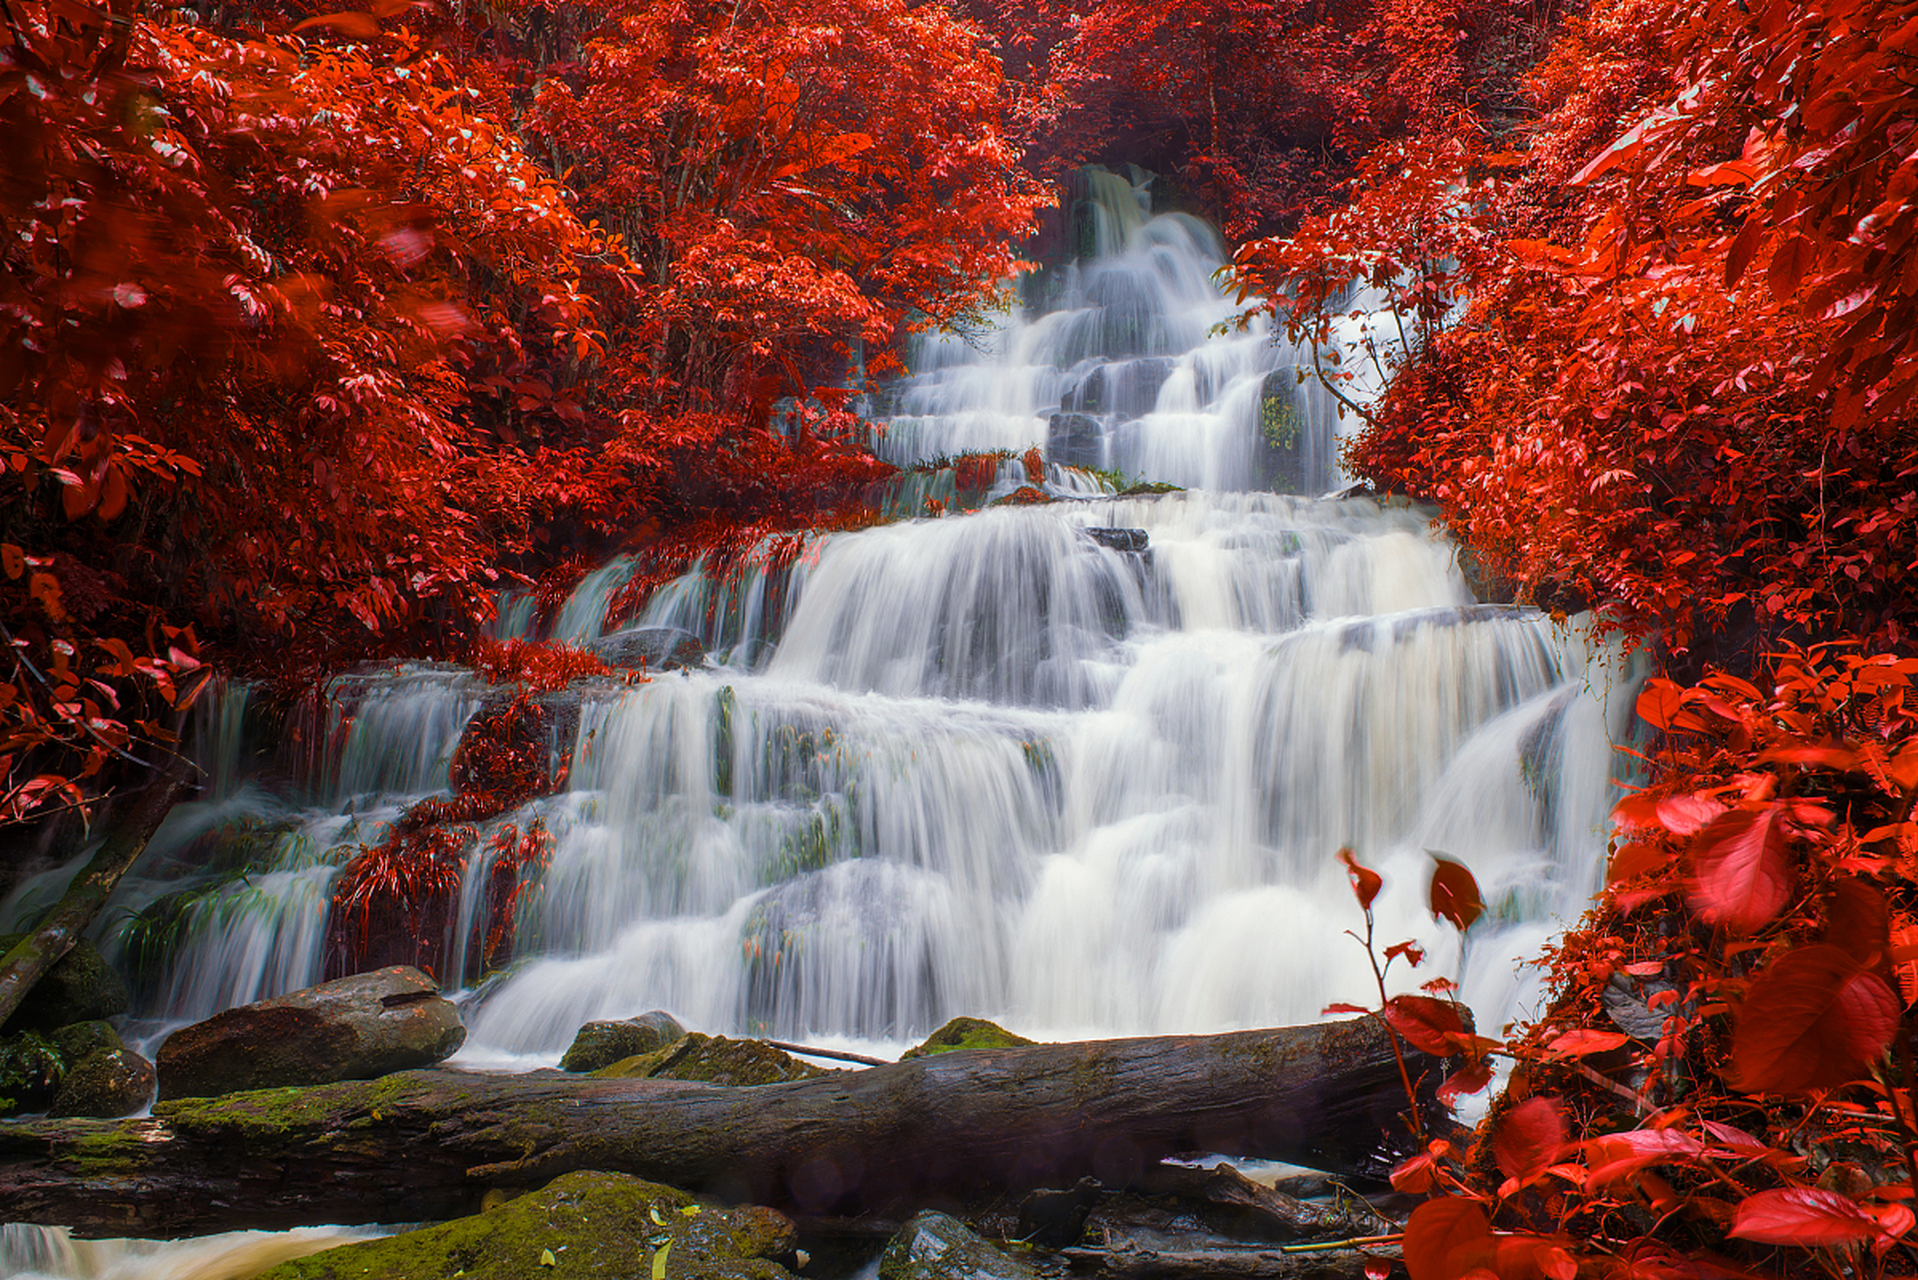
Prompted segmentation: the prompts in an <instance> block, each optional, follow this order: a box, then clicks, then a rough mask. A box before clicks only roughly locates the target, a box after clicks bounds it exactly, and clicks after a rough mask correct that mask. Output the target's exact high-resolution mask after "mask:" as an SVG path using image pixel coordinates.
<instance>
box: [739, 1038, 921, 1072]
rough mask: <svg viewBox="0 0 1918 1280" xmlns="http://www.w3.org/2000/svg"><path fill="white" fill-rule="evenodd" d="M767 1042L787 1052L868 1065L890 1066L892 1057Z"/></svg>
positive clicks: (773, 1041) (775, 1041) (781, 1041)
mask: <svg viewBox="0 0 1918 1280" xmlns="http://www.w3.org/2000/svg"><path fill="white" fill-rule="evenodd" d="M766 1043H767V1044H769V1045H771V1046H772V1047H773V1048H775V1049H784V1050H785V1051H786V1052H787V1053H803V1054H805V1055H806V1056H807V1057H809V1058H833V1059H836V1060H837V1061H840V1062H857V1063H859V1064H860V1065H861V1066H867V1067H889V1066H891V1065H892V1059H891V1058H873V1057H868V1056H867V1055H866V1054H863V1053H848V1052H846V1051H845V1050H844V1049H815V1048H813V1047H812V1046H811V1045H804V1044H788V1043H786V1042H785V1041H784V1040H768V1041H767V1042H766Z"/></svg>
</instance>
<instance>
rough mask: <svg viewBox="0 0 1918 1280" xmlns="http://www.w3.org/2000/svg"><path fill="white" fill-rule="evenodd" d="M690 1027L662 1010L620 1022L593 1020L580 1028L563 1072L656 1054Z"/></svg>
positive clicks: (561, 1064)
mask: <svg viewBox="0 0 1918 1280" xmlns="http://www.w3.org/2000/svg"><path fill="white" fill-rule="evenodd" d="M685 1034H686V1028H684V1027H682V1026H680V1025H679V1022H678V1020H677V1019H675V1018H674V1017H673V1015H672V1014H670V1013H664V1012H662V1011H660V1010H658V1009H655V1010H653V1011H652V1012H651V1013H642V1014H640V1015H639V1016H638V1017H637V1018H627V1019H625V1020H623V1021H620V1022H589V1023H587V1024H586V1025H585V1026H583V1027H581V1028H580V1029H579V1034H578V1035H576V1036H574V1037H573V1043H572V1045H571V1046H569V1047H568V1048H567V1050H566V1055H565V1056H564V1057H562V1058H561V1059H560V1060H559V1069H560V1070H561V1071H597V1070H599V1069H600V1068H601V1067H610V1066H612V1065H613V1064H614V1063H615V1062H619V1061H621V1060H622V1059H625V1058H631V1057H634V1056H636V1055H638V1054H642V1053H652V1052H654V1051H655V1050H658V1049H664V1048H665V1047H666V1046H668V1045H670V1044H672V1043H674V1042H675V1041H677V1040H679V1039H680V1038H681V1037H682V1036H684V1035H685Z"/></svg>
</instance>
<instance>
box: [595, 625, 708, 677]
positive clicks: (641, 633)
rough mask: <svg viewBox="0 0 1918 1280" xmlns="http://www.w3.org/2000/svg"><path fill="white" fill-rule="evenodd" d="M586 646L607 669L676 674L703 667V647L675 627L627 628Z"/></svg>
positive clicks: (689, 635) (704, 659)
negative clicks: (620, 668)
mask: <svg viewBox="0 0 1918 1280" xmlns="http://www.w3.org/2000/svg"><path fill="white" fill-rule="evenodd" d="M587 647H588V648H590V649H592V651H593V652H594V653H597V654H598V655H599V656H600V657H601V658H602V659H603V660H604V661H605V663H606V665H607V666H609V667H624V668H626V669H627V670H630V671H678V670H681V669H683V668H689V667H703V666H705V665H706V646H705V644H704V643H702V642H701V641H700V638H699V637H698V636H696V635H694V634H693V633H692V632H690V631H684V630H681V629H680V628H678V627H629V628H627V629H626V630H624V631H615V632H614V633H613V634H612V635H610V636H602V637H600V638H599V639H598V640H595V641H593V642H592V643H591V644H590V645H589V646H587Z"/></svg>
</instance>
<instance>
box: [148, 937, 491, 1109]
mask: <svg viewBox="0 0 1918 1280" xmlns="http://www.w3.org/2000/svg"><path fill="white" fill-rule="evenodd" d="M465 1039H466V1027H465V1025H464V1024H463V1023H461V1022H460V1016H459V1013H458V1011H457V1010H455V1009H454V1007H453V1003H452V1001H450V1000H448V999H446V998H445V997H444V996H442V995H440V993H439V988H438V987H437V986H436V985H434V982H433V980H432V979H431V978H429V977H427V976H426V975H425V974H423V973H421V972H420V971H419V970H418V969H413V968H409V967H407V966H405V965H394V966H392V967H390V968H386V969H376V970H374V971H373V972H371V973H360V974H355V975H353V976H352V977H350V978H339V979H336V980H335V981H332V982H326V983H322V984H320V985H319V986H317V987H309V988H307V989H306V990H304V991H295V992H293V993H292V994H291V995H285V996H280V997H278V998H276V999H272V1000H262V1001H260V1002H259V1003H257V1004H248V1005H241V1006H240V1007H239V1008H236V1009H228V1010H227V1011H226V1012H225V1013H219V1014H215V1015H214V1016H213V1017H211V1018H208V1019H207V1020H206V1021H204V1022H196V1023H194V1024H193V1025H192V1026H190V1027H183V1028H181V1029H180V1030H178V1031H176V1032H174V1033H173V1034H172V1035H170V1036H168V1037H167V1038H166V1042H165V1043H164V1044H162V1045H161V1046H160V1053H159V1063H158V1066H159V1075H160V1097H161V1098H162V1099H166V1098H210V1097H214V1096H217V1095H219V1094H223V1093H236V1092H238V1091H240V1090H242V1089H266V1088H272V1087H275V1086H279V1085H302V1084H328V1083H330V1082H332V1081H335V1080H371V1079H373V1078H374V1077H376V1076H383V1075H386V1074H388V1073H390V1072H394V1071H405V1070H407V1069H409V1068H411V1067H425V1066H431V1065H432V1064H433V1063H435V1062H438V1061H439V1060H440V1059H442V1058H444V1057H446V1056H447V1055H448V1054H450V1053H452V1052H453V1051H454V1050H455V1049H457V1048H459V1047H460V1044H461V1043H462V1042H463V1041H464V1040H465Z"/></svg>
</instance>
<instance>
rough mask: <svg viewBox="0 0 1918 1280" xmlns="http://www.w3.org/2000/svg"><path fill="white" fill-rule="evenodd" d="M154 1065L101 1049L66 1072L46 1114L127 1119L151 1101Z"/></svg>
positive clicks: (125, 1052)
mask: <svg viewBox="0 0 1918 1280" xmlns="http://www.w3.org/2000/svg"><path fill="white" fill-rule="evenodd" d="M153 1092H154V1074H153V1064H152V1063H151V1062H148V1061H147V1060H146V1059H145V1058H142V1057H141V1056H140V1055H139V1054H137V1053H135V1052H133V1050H131V1049H103V1050H101V1051H100V1052H98V1053H91V1054H88V1055H87V1056H86V1057H84V1058H82V1059H81V1060H80V1061H78V1062H76V1063H74V1064H73V1066H71V1067H69V1068H68V1069H67V1073H66V1075H65V1076H64V1077H62V1079H61V1081H60V1090H59V1092H58V1093H56V1094H54V1095H53V1105H52V1106H50V1107H49V1108H48V1109H47V1114H49V1115H55V1116H96V1117H99V1118H100V1119H105V1120H110V1119H112V1118H114V1117H115V1116H129V1115H132V1114H133V1113H134V1112H136V1111H138V1110H139V1109H140V1108H141V1107H144V1106H146V1105H147V1103H149V1102H151V1101H153Z"/></svg>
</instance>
